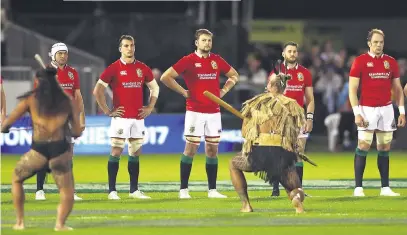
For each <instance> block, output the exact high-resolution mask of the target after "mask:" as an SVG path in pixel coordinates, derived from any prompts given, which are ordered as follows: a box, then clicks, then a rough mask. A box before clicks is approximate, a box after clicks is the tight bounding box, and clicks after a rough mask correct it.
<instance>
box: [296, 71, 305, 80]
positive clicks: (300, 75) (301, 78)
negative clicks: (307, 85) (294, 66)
mask: <svg viewBox="0 0 407 235" xmlns="http://www.w3.org/2000/svg"><path fill="white" fill-rule="evenodd" d="M297 78H298V81H300V82H302V81H304V74H302V73H301V72H298V73H297Z"/></svg>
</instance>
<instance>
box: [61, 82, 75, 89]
mask: <svg viewBox="0 0 407 235" xmlns="http://www.w3.org/2000/svg"><path fill="white" fill-rule="evenodd" d="M59 85H60V86H61V87H62V89H64V90H65V89H73V84H72V83H60V84H59Z"/></svg>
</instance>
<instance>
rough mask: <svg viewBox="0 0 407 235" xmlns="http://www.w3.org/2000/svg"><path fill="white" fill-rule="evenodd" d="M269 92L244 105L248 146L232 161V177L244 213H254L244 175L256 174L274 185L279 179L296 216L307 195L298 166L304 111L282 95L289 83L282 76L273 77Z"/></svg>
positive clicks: (243, 134)
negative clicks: (296, 164)
mask: <svg viewBox="0 0 407 235" xmlns="http://www.w3.org/2000/svg"><path fill="white" fill-rule="evenodd" d="M267 89H268V90H269V92H268V93H263V94H260V95H257V96H255V97H254V98H252V99H250V100H248V101H246V102H245V103H244V104H243V105H244V107H243V110H242V115H243V116H244V120H243V125H242V136H243V138H244V139H245V143H244V145H243V150H242V152H241V153H240V154H238V155H237V156H235V157H234V158H233V159H232V160H231V161H230V165H229V169H230V176H231V178H232V183H233V186H234V187H235V190H236V192H237V193H238V195H239V197H240V199H241V201H242V208H241V212H252V211H253V209H252V207H251V205H250V202H249V196H248V194H247V183H246V179H245V177H244V174H243V172H254V173H255V175H258V176H259V177H260V178H262V179H263V180H265V181H266V182H269V183H270V184H271V183H272V182H271V180H272V177H278V178H279V179H280V182H281V184H282V185H283V187H284V188H285V189H286V191H287V194H288V197H289V199H290V200H291V202H292V205H293V206H294V207H295V209H296V212H297V213H302V212H303V211H304V210H303V204H302V203H303V201H304V192H303V190H302V188H301V182H300V178H299V176H298V174H297V172H296V170H295V163H296V161H297V154H298V150H297V147H298V146H297V137H298V134H299V131H300V129H301V127H302V126H303V125H304V120H305V117H304V111H303V109H302V107H301V106H299V105H298V103H297V102H296V101H295V100H294V99H291V98H288V97H286V96H284V95H283V94H282V93H283V91H284V89H285V82H284V79H282V78H281V76H280V75H275V76H273V77H271V79H270V81H269V83H268V85H267Z"/></svg>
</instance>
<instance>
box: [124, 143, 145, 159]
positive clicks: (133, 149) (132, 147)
mask: <svg viewBox="0 0 407 235" xmlns="http://www.w3.org/2000/svg"><path fill="white" fill-rule="evenodd" d="M143 143H144V140H143V139H135V140H131V141H130V143H129V146H128V151H129V154H130V155H132V156H133V155H134V154H136V153H138V154H137V155H140V151H139V150H141V146H143Z"/></svg>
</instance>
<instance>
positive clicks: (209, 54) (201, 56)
mask: <svg viewBox="0 0 407 235" xmlns="http://www.w3.org/2000/svg"><path fill="white" fill-rule="evenodd" d="M195 55H196V56H198V57H199V58H202V59H206V58H209V57H211V53H210V52H209V53H208V57H206V58H205V57H203V55H200V54H199V53H198V51H195Z"/></svg>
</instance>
